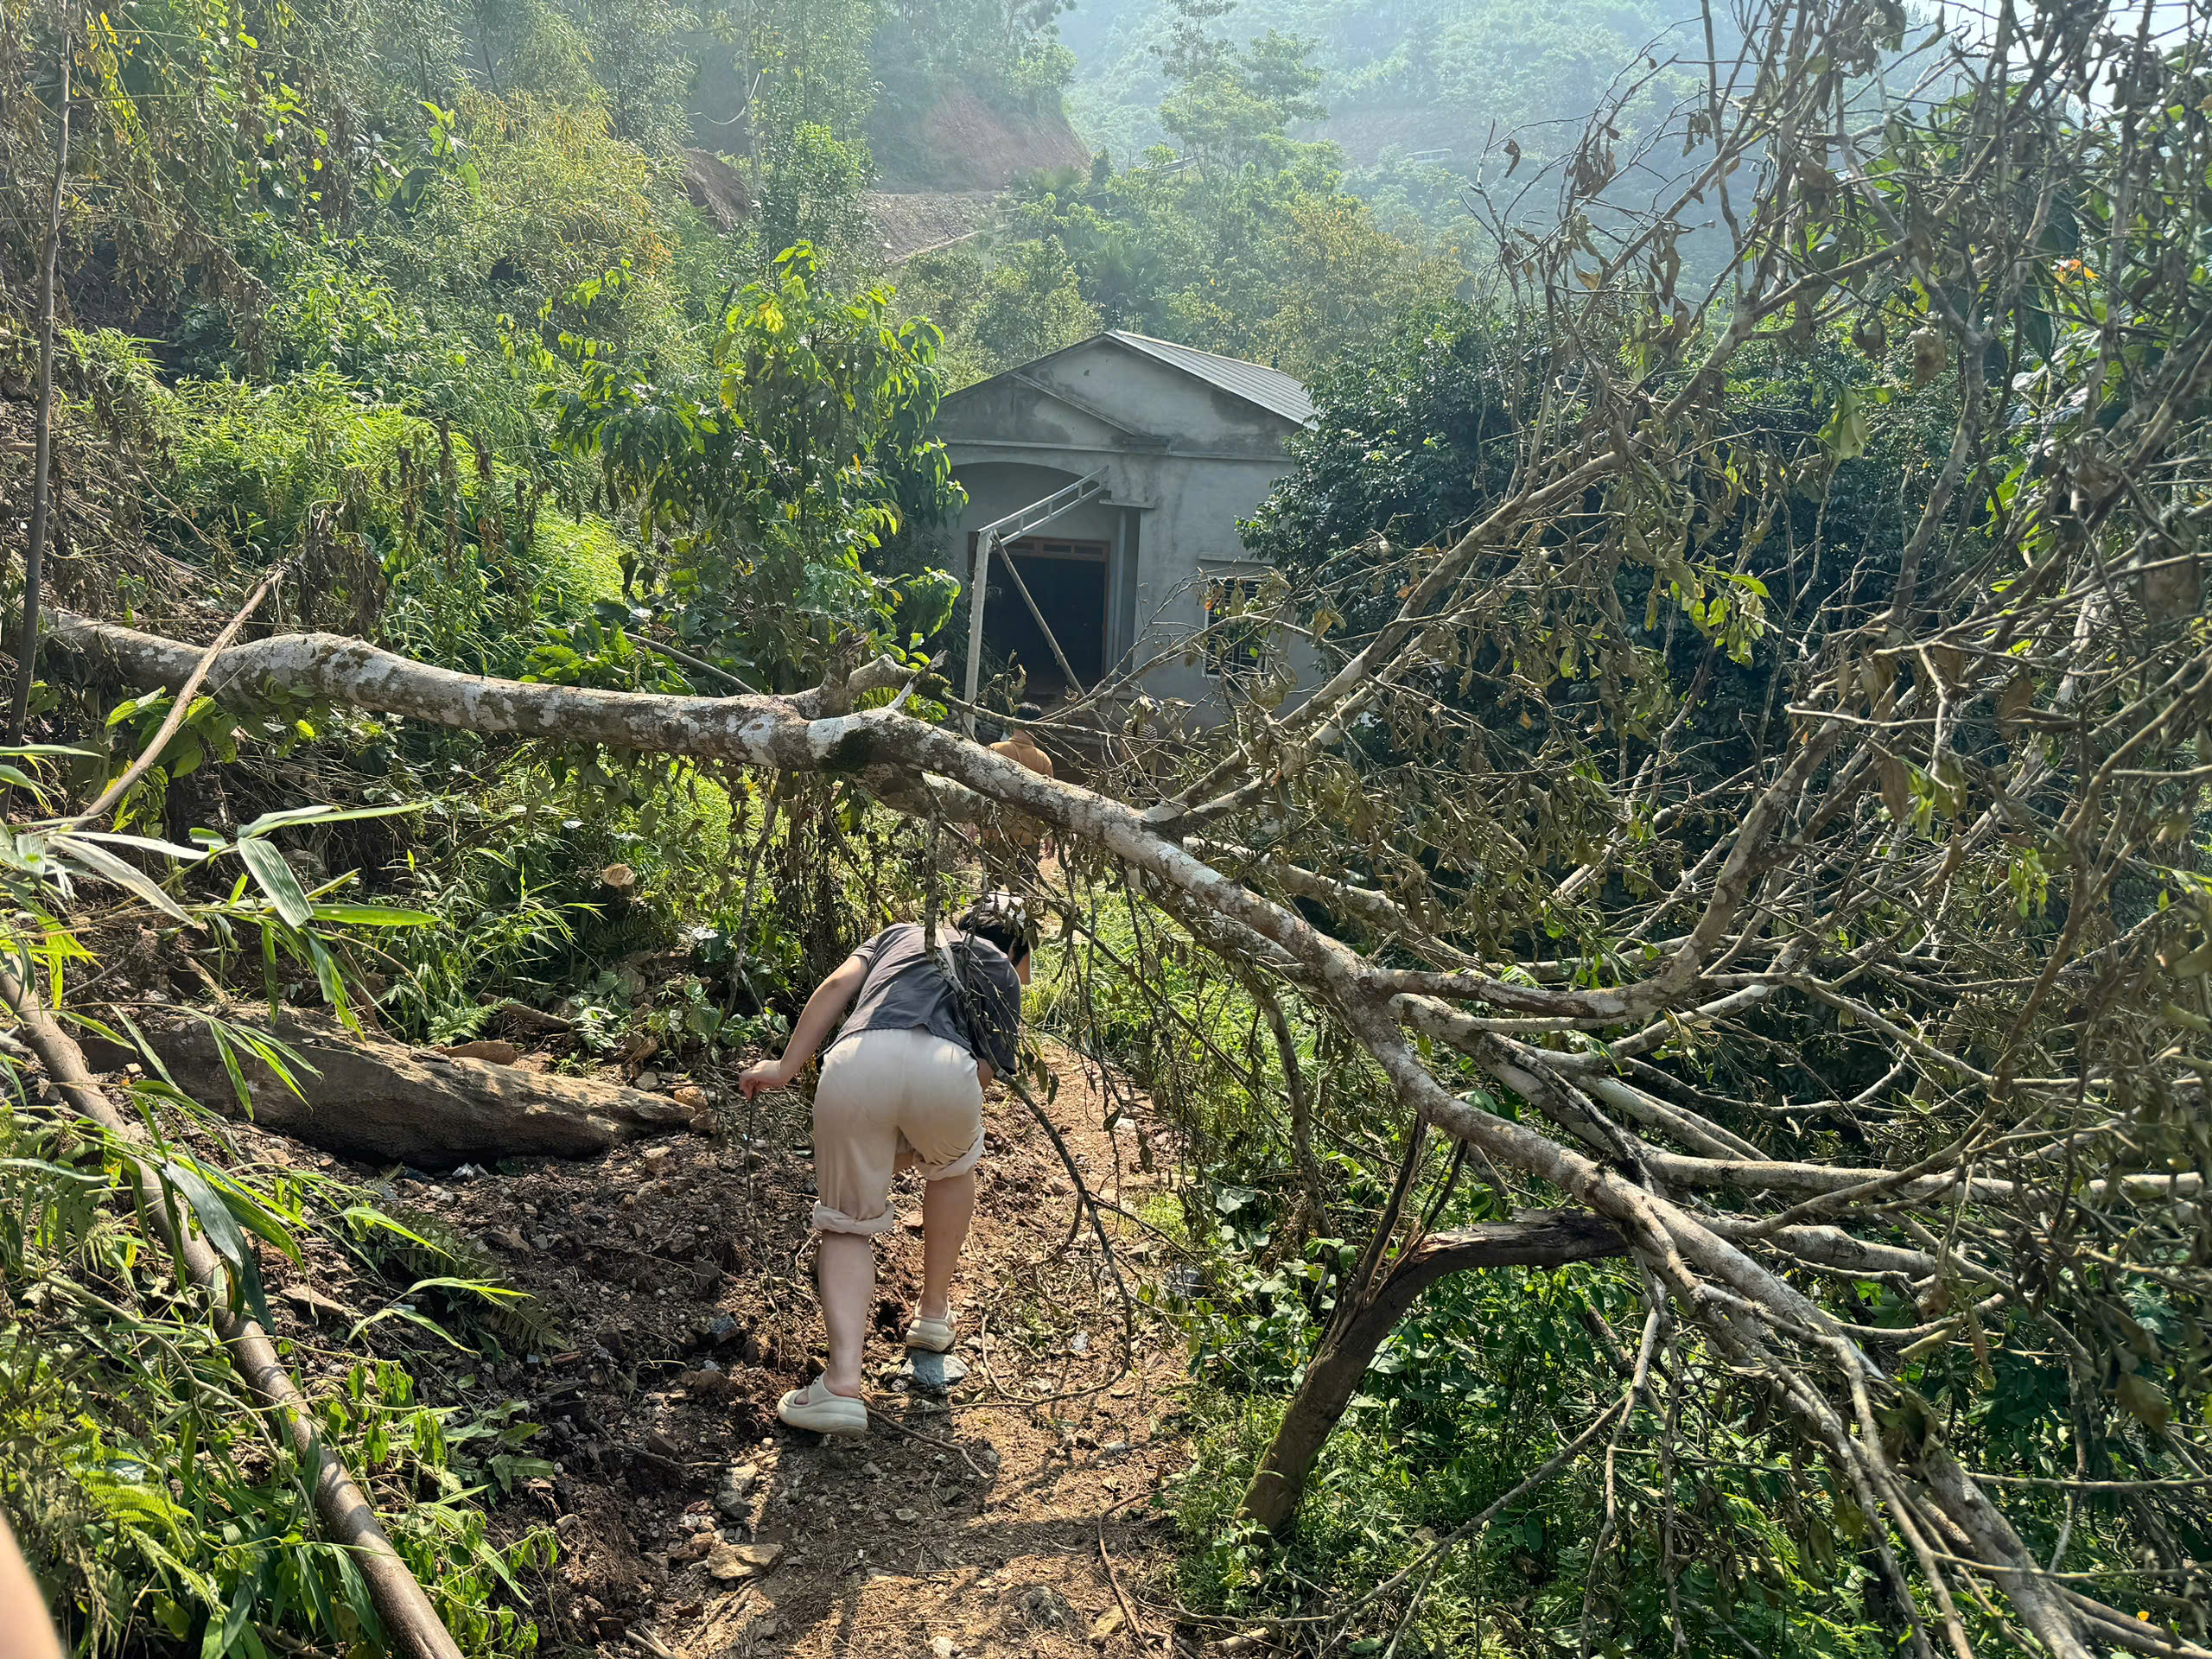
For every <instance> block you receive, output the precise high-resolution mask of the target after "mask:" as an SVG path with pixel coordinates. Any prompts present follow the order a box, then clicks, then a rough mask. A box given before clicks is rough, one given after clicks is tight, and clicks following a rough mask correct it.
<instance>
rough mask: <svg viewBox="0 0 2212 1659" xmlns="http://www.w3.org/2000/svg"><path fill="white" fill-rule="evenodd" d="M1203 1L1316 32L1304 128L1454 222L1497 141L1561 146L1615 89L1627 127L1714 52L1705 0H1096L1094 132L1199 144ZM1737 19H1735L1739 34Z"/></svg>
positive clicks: (1073, 22) (1568, 145)
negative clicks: (1196, 43) (1692, 4)
mask: <svg viewBox="0 0 2212 1659" xmlns="http://www.w3.org/2000/svg"><path fill="white" fill-rule="evenodd" d="M1192 17H1205V18H1208V19H1212V20H1217V22H1216V24H1215V26H1216V27H1217V28H1218V29H1220V30H1222V31H1223V32H1224V33H1225V34H1226V35H1229V36H1230V37H1232V38H1234V39H1236V41H1239V42H1240V43H1243V42H1249V41H1257V40H1262V39H1265V38H1266V37H1268V36H1270V35H1272V36H1274V37H1275V38H1276V39H1277V41H1297V42H1302V43H1304V44H1305V45H1306V48H1307V57H1308V60H1309V61H1310V62H1311V64H1312V66H1313V69H1314V71H1315V73H1314V75H1313V79H1312V83H1311V85H1310V86H1309V87H1308V88H1307V89H1306V93H1305V99H1306V107H1305V108H1303V109H1302V110H1301V111H1300V115H1301V117H1302V120H1301V123H1300V126H1299V128H1298V129H1297V130H1298V131H1299V133H1300V136H1301V137H1313V138H1321V139H1326V140H1328V141H1329V142H1331V143H1334V144H1335V145H1337V146H1338V149H1340V150H1341V151H1342V152H1343V154H1344V158H1345V162H1346V163H1347V165H1348V166H1349V167H1350V168H1351V175H1350V177H1351V186H1352V188H1353V189H1354V190H1355V191H1356V192H1357V194H1360V195H1362V196H1363V197H1366V198H1368V199H1370V200H1372V201H1374V202H1375V203H1376V206H1377V207H1379V208H1381V209H1383V211H1384V212H1385V213H1388V214H1389V215H1390V216H1392V217H1393V218H1394V219H1401V218H1402V219H1406V220H1408V221H1410V222H1413V223H1423V224H1426V225H1427V226H1429V227H1430V228H1431V229H1433V230H1434V231H1438V232H1446V233H1447V234H1449V233H1450V232H1452V227H1453V226H1454V225H1455V223H1457V222H1458V220H1459V219H1461V218H1463V217H1464V214H1465V201H1464V200H1463V198H1462V195H1461V184H1462V181H1464V180H1465V179H1467V178H1469V177H1471V176H1474V175H1477V174H1478V172H1479V171H1480V168H1481V164H1482V162H1483V160H1484V156H1485V155H1486V154H1490V155H1492V156H1494V157H1495V156H1496V152H1497V149H1498V148H1499V147H1500V146H1501V145H1502V144H1503V143H1504V142H1505V141H1507V140H1508V139H1510V140H1512V141H1513V142H1514V143H1515V145H1516V149H1521V150H1525V151H1527V152H1529V154H1531V155H1532V156H1558V155H1560V154H1562V153H1564V152H1566V151H1567V150H1569V149H1572V148H1573V145H1574V144H1575V143H1576V142H1577V141H1578V140H1579V139H1580V137H1581V134H1582V128H1583V124H1584V123H1585V122H1586V120H1587V119H1588V118H1589V116H1590V115H1591V113H1592V111H1595V110H1597V109H1599V107H1600V106H1601V105H1603V106H1605V107H1606V108H1607V109H1608V111H1611V112H1612V114H1613V118H1614V119H1615V120H1616V121H1617V123H1618V124H1622V125H1624V126H1628V125H1634V126H1642V125H1643V124H1648V123H1649V122H1650V121H1652V120H1653V119H1655V118H1656V117H1657V116H1658V115H1659V114H1660V113H1661V112H1662V111H1665V110H1666V109H1668V108H1669V107H1671V106H1672V105H1674V104H1675V102H1676V101H1677V100H1678V99H1680V98H1681V96H1682V95H1683V93H1684V92H1685V90H1686V89H1687V88H1688V87H1690V86H1693V85H1694V79H1695V76H1694V67H1695V66H1696V65H1697V64H1699V63H1700V62H1701V61H1702V60H1703V57H1704V54H1705V39H1704V34H1703V30H1702V27H1701V24H1700V21H1699V18H1698V16H1697V14H1696V13H1695V11H1694V10H1685V9H1684V8H1682V7H1681V6H1678V5H1671V4H1667V3H1642V4H1629V3H1621V4H1612V3H1598V0H1567V3H1564V4H1560V5H1552V6H1527V5H1521V4H1516V3H1508V0H1498V3H1488V0H1478V3H1450V0H1432V3H1409V4H1390V5H1370V4H1365V3H1361V0H1239V3H1237V4H1236V5H1235V6H1233V7H1224V6H1222V5H1219V4H1218V3H1216V0H1198V3H1196V4H1192V3H1191V0H1093V3H1087V4H1080V5H1078V6H1077V7H1076V8H1075V9H1074V10H1073V11H1072V12H1071V13H1070V15H1069V16H1067V17H1066V18H1065V19H1064V20H1063V22H1062V24H1061V33H1062V35H1063V36H1064V37H1065V39H1066V41H1068V43H1069V44H1070V45H1071V46H1072V47H1074V48H1076V50H1077V73H1076V76H1075V79H1074V81H1073V84H1072V86H1071V88H1070V91H1069V99H1068V102H1069V108H1070V111H1071V115H1072V117H1073V118H1074V120H1075V123H1076V125H1077V129H1078V130H1080V131H1081V133H1082V134H1083V136H1084V138H1085V140H1086V141H1087V142H1089V143H1091V144H1092V145H1093V146H1094V147H1097V148H1103V149H1110V150H1112V151H1113V152H1115V153H1116V154H1121V155H1130V154H1135V153H1137V152H1140V151H1141V150H1143V149H1146V148H1147V147H1149V146H1151V145H1153V144H1158V143H1166V144H1169V145H1171V146H1173V147H1176V148H1180V147H1181V146H1180V143H1179V138H1180V133H1179V129H1178V125H1177V118H1178V113H1179V111H1178V109H1177V107H1176V105H1174V104H1173V102H1172V101H1167V100H1169V99H1170V94H1171V92H1172V90H1173V84H1172V81H1171V79H1170V76H1169V73H1168V71H1167V67H1166V58H1165V56H1164V54H1166V51H1167V50H1168V49H1169V47H1170V42H1171V41H1172V40H1173V36H1174V35H1175V32H1176V30H1177V29H1178V27H1179V24H1180V22H1181V20H1183V19H1185V18H1192ZM1733 26H1734V20H1733V19H1732V17H1729V16H1723V17H1722V18H1721V20H1720V29H1721V31H1722V35H1723V37H1724V42H1723V43H1724V44H1726V38H1725V37H1726V35H1727V34H1728V32H1729V31H1730V30H1732V28H1733ZM1662 65H1663V66H1664V67H1663V69H1662ZM1623 94H1630V95H1629V96H1626V97H1623V96H1622V95H1623ZM1505 164H1506V163H1505V159H1504V158H1503V157H1496V159H1495V160H1494V168H1495V169H1496V170H1502V169H1503V167H1504V165H1505Z"/></svg>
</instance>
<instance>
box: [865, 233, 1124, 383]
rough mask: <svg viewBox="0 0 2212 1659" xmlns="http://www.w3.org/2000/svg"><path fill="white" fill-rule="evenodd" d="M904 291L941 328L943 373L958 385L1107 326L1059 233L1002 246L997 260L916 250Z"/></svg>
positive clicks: (961, 251) (960, 251)
mask: <svg viewBox="0 0 2212 1659" xmlns="http://www.w3.org/2000/svg"><path fill="white" fill-rule="evenodd" d="M899 296H900V298H901V299H902V300H903V301H904V302H905V303H906V307H907V308H909V309H910V310H912V311H913V312H915V313H917V314H919V315H925V316H927V317H929V318H930V320H931V321H933V322H935V323H936V324H937V325H938V327H941V328H943V329H944V332H945V340H946V344H945V348H944V365H945V378H946V379H947V380H948V381H949V382H950V383H952V384H953V385H967V384H970V383H972V382H974V381H977V380H981V379H984V378H988V376H991V375H994V374H996V373H998V372H1001V370H1004V369H1009V368H1014V367H1015V366H1017V365H1020V364H1023V363H1028V362H1033V361H1034V360H1035V359H1038V358H1040V357H1043V356H1044V355H1045V354H1046V353H1048V352H1056V351H1058V350H1059V349H1060V347H1062V346H1072V345H1074V344H1075V343H1076V342H1077V341H1078V340H1088V339H1089V338H1090V336H1091V335H1093V334H1096V333H1098V331H1099V329H1100V328H1101V327H1102V326H1103V319H1102V318H1101V317H1100V316H1099V315H1098V310H1097V308H1096V307H1095V306H1093V305H1092V304H1091V303H1090V301H1088V300H1086V299H1085V298H1084V296H1083V283H1082V277H1081V275H1080V273H1078V272H1077V270H1076V268H1075V262H1074V261H1073V260H1071V259H1070V258H1069V257H1068V255H1067V250H1066V249H1065V248H1064V247H1062V246H1061V245H1060V244H1059V241H1058V238H1047V239H1031V240H1026V241H1021V242H1016V243H1014V244H1012V245H1008V246H1006V247H1003V248H1001V249H999V250H998V251H997V254H996V260H995V263H987V262H986V261H985V260H984V258H983V257H982V256H980V255H978V254H976V253H975V252H973V251H970V250H969V249H968V248H967V247H964V246H955V247H950V248H944V249H940V250H938V251H935V252H931V253H922V254H917V255H916V256H915V257H913V258H912V259H910V260H908V261H907V262H906V267H905V269H904V270H902V271H901V272H900V282H899Z"/></svg>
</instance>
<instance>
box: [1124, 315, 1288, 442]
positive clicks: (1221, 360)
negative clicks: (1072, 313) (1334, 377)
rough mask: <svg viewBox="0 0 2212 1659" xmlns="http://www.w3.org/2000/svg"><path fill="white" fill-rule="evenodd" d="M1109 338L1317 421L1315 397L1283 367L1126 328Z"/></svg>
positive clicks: (1279, 410)
mask: <svg viewBox="0 0 2212 1659" xmlns="http://www.w3.org/2000/svg"><path fill="white" fill-rule="evenodd" d="M1106 338H1107V339H1109V340H1119V341H1120V342H1121V343H1122V345H1124V346H1128V348H1129V349H1130V350H1131V351H1135V352H1142V353H1144V354H1145V355H1146V356H1147V357H1153V358H1157V359H1159V360H1160V361H1161V362H1162V363H1166V364H1171V365H1173V366H1174V367H1176V368H1179V369H1180V370H1182V371H1183V372H1185V374H1194V375H1196V376H1198V378H1199V379H1201V380H1204V381H1206V382H1208V383H1209V384H1211V385H1217V386H1219V387H1220V388H1221V389H1222V390H1223V391H1225V392H1227V393H1229V394H1230V396H1231V397H1242V398H1243V400H1244V401H1245V402H1246V403H1248V404H1258V405H1259V406H1260V407H1261V408H1262V409H1264V410H1271V411H1272V412H1273V413H1274V414H1277V415H1280V416H1282V417H1283V418H1284V419H1285V420H1287V421H1296V422H1297V423H1299V424H1300V426H1310V425H1312V424H1313V413H1314V410H1313V398H1312V397H1308V396H1307V395H1306V388H1305V387H1304V386H1303V385H1300V383H1299V382H1298V381H1296V380H1294V379H1293V378H1291V377H1290V376H1288V375H1287V374H1285V373H1284V372H1282V371H1281V369H1271V368H1268V366H1267V365H1265V364H1262V363H1247V362H1246V361H1244V359H1242V358H1239V357H1221V356H1217V355H1216V354H1215V353H1212V352H1202V351H1199V350H1198V349H1197V348H1196V347H1194V346H1178V345H1177V344H1176V343H1175V342H1174V341H1173V340H1154V338H1153V337H1152V336H1151V335H1150V334H1130V333H1129V332H1128V330H1127V329H1123V328H1111V329H1109V330H1108V331H1107V333H1106Z"/></svg>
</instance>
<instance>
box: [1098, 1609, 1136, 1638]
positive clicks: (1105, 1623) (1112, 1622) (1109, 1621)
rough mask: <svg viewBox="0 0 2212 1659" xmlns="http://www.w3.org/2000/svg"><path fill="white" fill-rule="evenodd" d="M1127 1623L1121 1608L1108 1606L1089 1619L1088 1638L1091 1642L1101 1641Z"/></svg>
mask: <svg viewBox="0 0 2212 1659" xmlns="http://www.w3.org/2000/svg"><path fill="white" fill-rule="evenodd" d="M1124 1624H1128V1619H1127V1618H1123V1617H1122V1610H1121V1609H1120V1608H1119V1607H1118V1606H1116V1607H1109V1608H1108V1609H1107V1610H1106V1611H1104V1612H1103V1613H1101V1614H1099V1615H1098V1617H1097V1618H1094V1619H1092V1620H1091V1621H1090V1639H1091V1640H1092V1641H1093V1642H1103V1641H1104V1640H1105V1639H1106V1638H1107V1637H1109V1636H1111V1635H1113V1634H1114V1632H1115V1631H1116V1630H1120V1629H1121V1628H1122V1625H1124Z"/></svg>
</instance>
